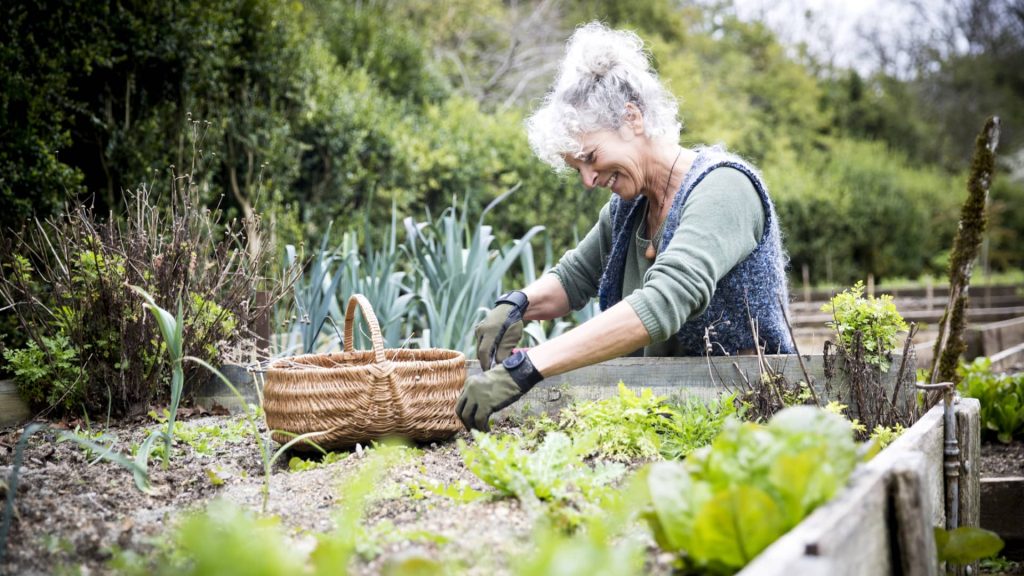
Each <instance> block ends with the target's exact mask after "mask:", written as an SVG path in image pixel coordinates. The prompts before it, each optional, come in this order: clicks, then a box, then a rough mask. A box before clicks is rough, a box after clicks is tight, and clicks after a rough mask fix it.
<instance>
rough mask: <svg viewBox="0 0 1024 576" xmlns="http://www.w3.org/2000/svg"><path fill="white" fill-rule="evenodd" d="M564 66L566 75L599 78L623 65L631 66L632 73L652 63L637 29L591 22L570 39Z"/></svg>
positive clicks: (628, 67)
mask: <svg viewBox="0 0 1024 576" xmlns="http://www.w3.org/2000/svg"><path fill="white" fill-rule="evenodd" d="M563 66H564V68H563V76H566V77H576V78H590V79H593V80H599V79H601V78H604V77H605V76H607V75H609V74H612V73H614V72H616V70H619V69H626V70H628V72H626V74H628V75H634V74H636V73H643V72H644V71H646V70H647V69H648V66H649V64H648V62H647V57H646V55H645V54H644V50H643V41H642V40H640V37H639V36H637V35H636V34H635V33H633V32H628V31H625V30H609V29H608V28H606V27H605V26H604V25H603V24H601V23H599V22H591V23H589V24H586V25H584V26H581V27H579V28H577V29H576V32H575V33H574V34H573V35H572V38H570V39H569V45H568V48H567V51H566V58H565V61H564V64H563Z"/></svg>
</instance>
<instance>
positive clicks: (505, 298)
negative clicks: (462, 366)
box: [475, 290, 530, 371]
mask: <svg viewBox="0 0 1024 576" xmlns="http://www.w3.org/2000/svg"><path fill="white" fill-rule="evenodd" d="M529 306H530V301H529V299H527V298H526V294H524V293H522V292H520V291H519V290H514V291H512V292H506V293H504V294H502V295H501V296H498V300H497V301H495V303H494V308H492V309H491V310H490V311H489V312H487V315H486V316H484V319H483V320H481V321H480V322H479V323H478V324H477V325H476V329H475V332H476V357H477V359H478V360H480V368H481V369H482V370H485V371H486V370H489V369H490V368H491V366H493V365H495V364H496V363H498V362H501V361H503V360H505V358H508V357H509V355H510V354H512V348H514V347H515V345H516V344H518V343H519V339H520V338H521V337H522V336H523V314H525V313H526V309H527V308H528V307H529Z"/></svg>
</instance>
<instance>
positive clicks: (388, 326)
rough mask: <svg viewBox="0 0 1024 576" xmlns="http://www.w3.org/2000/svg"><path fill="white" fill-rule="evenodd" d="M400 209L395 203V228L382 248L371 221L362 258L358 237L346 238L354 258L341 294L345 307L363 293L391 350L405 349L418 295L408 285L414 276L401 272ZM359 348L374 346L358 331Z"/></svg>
mask: <svg viewBox="0 0 1024 576" xmlns="http://www.w3.org/2000/svg"><path fill="white" fill-rule="evenodd" d="M397 223H398V208H397V206H395V205H394V204H393V203H392V206H391V225H390V227H389V228H388V231H387V239H386V241H385V244H384V246H382V247H381V249H374V246H373V243H372V238H373V234H372V229H371V226H370V220H369V218H367V219H366V229H365V231H364V234H363V239H364V243H365V245H364V249H363V250H362V255H361V256H360V250H359V249H358V248H357V246H356V243H357V239H356V236H355V234H350V233H346V234H345V237H344V239H343V244H344V253H345V254H349V255H351V257H350V258H349V259H348V262H349V266H348V275H347V277H346V279H345V283H344V284H343V285H342V286H341V289H340V292H339V295H340V296H341V299H340V302H341V304H343V305H344V304H346V303H347V302H348V299H349V297H350V296H351V295H352V294H362V295H363V296H366V299H367V300H369V302H370V305H371V306H373V311H374V313H375V314H376V315H377V321H378V322H379V324H380V330H381V337H382V338H383V339H384V346H386V347H387V348H402V347H403V346H404V345H405V343H406V331H408V328H407V330H406V331H403V327H408V324H407V323H406V320H409V319H410V316H411V313H412V312H413V306H414V304H415V298H416V294H415V292H414V291H413V287H412V286H411V285H410V284H409V283H408V282H409V281H410V280H413V279H414V277H412V276H410V275H408V274H407V273H406V272H405V271H404V270H402V269H401V266H400V264H401V262H400V257H401V255H402V252H401V251H400V250H399V249H398V242H397V232H398V229H397V228H398V226H397ZM354 335H355V342H354V343H353V344H354V345H355V347H356V348H357V349H365V348H369V346H370V339H369V338H368V337H366V335H365V334H363V333H362V332H360V331H358V330H356V331H354Z"/></svg>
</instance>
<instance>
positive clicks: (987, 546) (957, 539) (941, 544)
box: [935, 526, 1004, 564]
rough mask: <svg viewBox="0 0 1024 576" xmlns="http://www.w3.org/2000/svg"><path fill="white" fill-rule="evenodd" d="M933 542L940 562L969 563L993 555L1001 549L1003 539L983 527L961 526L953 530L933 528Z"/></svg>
mask: <svg viewBox="0 0 1024 576" xmlns="http://www.w3.org/2000/svg"><path fill="white" fill-rule="evenodd" d="M935 544H936V548H937V551H938V554H939V561H940V562H952V563H953V564H970V563H972V562H977V561H978V560H981V559H982V558H988V557H990V556H995V555H996V554H997V553H998V552H999V551H1000V550H1002V549H1003V544H1004V543H1003V539H1002V538H1000V537H999V536H997V535H996V533H995V532H991V531H989V530H985V529H983V528H975V527H971V526H961V527H959V528H956V529H954V530H946V529H945V528H939V527H936V528H935Z"/></svg>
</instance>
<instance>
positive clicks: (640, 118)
mask: <svg viewBox="0 0 1024 576" xmlns="http://www.w3.org/2000/svg"><path fill="white" fill-rule="evenodd" d="M623 119H624V120H625V122H624V124H625V125H626V126H628V127H629V129H630V131H632V132H633V135H635V136H640V135H642V134H643V133H644V114H643V112H641V111H640V108H639V107H637V105H636V104H634V103H632V102H626V110H625V112H624V113H623Z"/></svg>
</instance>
